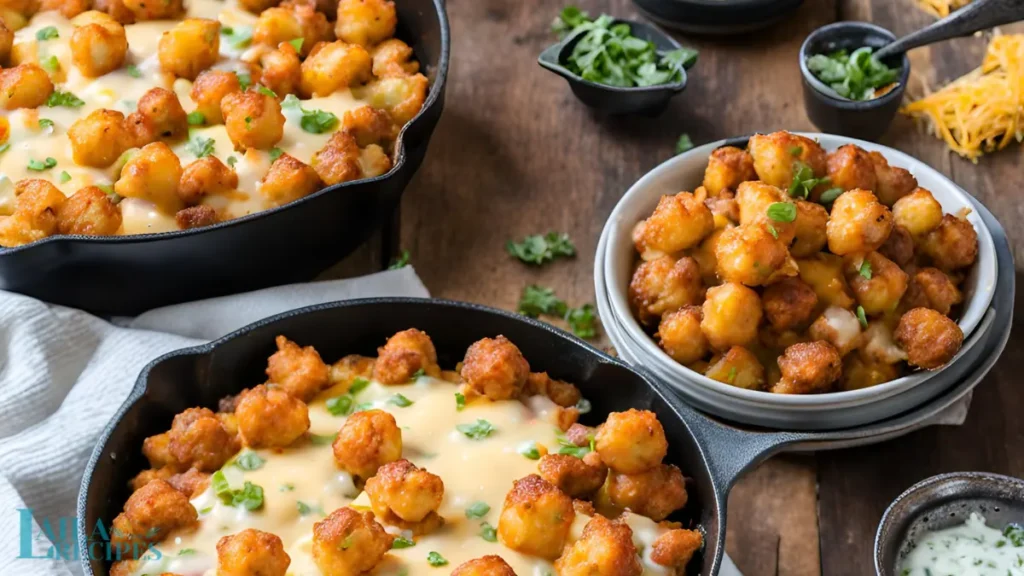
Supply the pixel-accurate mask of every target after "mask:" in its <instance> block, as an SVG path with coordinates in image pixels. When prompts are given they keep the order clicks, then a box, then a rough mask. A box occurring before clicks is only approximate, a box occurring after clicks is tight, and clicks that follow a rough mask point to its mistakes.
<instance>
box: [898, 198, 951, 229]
mask: <svg viewBox="0 0 1024 576" xmlns="http://www.w3.org/2000/svg"><path fill="white" fill-rule="evenodd" d="M892 219H893V222H895V223H896V224H898V225H900V226H902V227H904V228H906V229H907V232H910V235H911V236H923V235H925V234H927V233H929V232H931V231H932V230H934V229H936V228H938V226H939V223H940V222H942V205H941V204H939V202H938V200H936V199H935V197H934V196H932V193H931V192H929V191H928V190H925V189H924V188H918V189H917V190H914V191H913V192H911V193H910V194H907V195H906V196H904V197H902V198H900V199H899V200H897V201H896V203H895V204H893V205H892Z"/></svg>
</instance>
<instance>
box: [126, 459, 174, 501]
mask: <svg viewBox="0 0 1024 576" xmlns="http://www.w3.org/2000/svg"><path fill="white" fill-rule="evenodd" d="M173 475H174V468H171V467H169V466H165V467H163V468H158V469H153V468H150V469H147V470H143V471H142V472H139V473H138V474H136V475H135V477H134V478H132V479H131V487H132V492H134V491H136V490H138V489H139V488H142V487H143V486H145V485H146V484H149V483H150V482H152V481H154V480H164V481H166V480H169V479H170V477H171V476H173ZM175 490H178V489H177V488H175ZM179 492H181V491H180V490H179ZM186 496H187V494H186Z"/></svg>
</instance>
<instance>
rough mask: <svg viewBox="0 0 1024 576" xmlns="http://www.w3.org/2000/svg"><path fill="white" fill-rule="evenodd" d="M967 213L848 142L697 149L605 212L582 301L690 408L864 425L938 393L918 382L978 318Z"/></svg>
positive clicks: (782, 422) (952, 196) (929, 175)
mask: <svg viewBox="0 0 1024 576" xmlns="http://www.w3.org/2000/svg"><path fill="white" fill-rule="evenodd" d="M972 206H973V204H972V201H971V199H970V198H969V196H968V195H967V194H966V193H965V192H964V191H962V190H961V189H960V188H958V187H957V186H956V185H955V184H953V183H952V182H951V181H949V180H948V179H947V178H945V177H944V176H943V175H941V174H940V173H938V172H937V171H935V170H934V169H932V168H930V167H929V166H927V165H925V164H923V163H922V162H919V161H917V160H915V159H913V158H911V157H909V156H907V155H905V154H902V153H900V152H898V151H896V150H893V149H890V148H886V147H884V146H879V145H875V144H870V143H867V142H862V141H859V140H853V139H849V138H844V137H839V136H831V135H825V134H812V135H804V134H794V133H789V132H775V133H771V134H756V135H754V136H751V137H750V138H749V139H748V138H743V139H735V140H731V141H726V142H718V143H712V144H708V145H706V146H702V147H699V148H695V149H693V150H691V151H689V152H687V153H685V154H682V155H679V156H676V157H675V158H673V159H671V160H669V161H667V162H665V163H664V164H662V165H661V166H659V167H658V168H656V169H655V170H653V171H652V172H650V173H649V174H647V175H646V176H645V177H643V178H642V179H641V180H639V181H638V182H637V183H636V184H635V185H634V186H633V187H632V188H631V189H630V190H629V191H628V192H627V193H626V195H625V196H624V197H623V198H622V200H621V201H620V202H619V205H618V206H617V207H616V208H615V211H614V212H613V214H612V216H611V218H610V219H609V221H608V224H607V225H606V229H605V233H604V234H603V236H602V245H601V246H600V247H599V249H598V263H597V264H596V266H595V270H596V274H597V275H598V276H599V281H598V291H599V292H604V293H605V294H606V299H603V298H602V297H599V299H598V300H599V303H600V302H601V301H602V299H603V300H604V304H605V306H606V308H607V313H605V314H603V316H604V317H605V323H606V324H608V323H609V322H611V323H612V324H613V328H612V329H611V330H609V335H610V336H611V337H612V340H613V343H614V344H615V345H616V347H617V348H618V349H619V350H620V353H622V354H623V355H624V356H625V357H627V358H629V359H632V360H634V361H636V362H639V363H642V364H643V365H645V366H648V367H649V368H650V369H651V370H652V371H654V372H655V373H656V374H657V375H658V376H659V377H661V378H662V379H664V380H666V381H668V382H669V383H670V384H672V385H673V386H674V387H675V389H676V390H677V391H679V392H680V393H682V394H683V395H684V396H686V397H687V398H688V399H691V400H693V401H694V402H695V404H697V405H698V406H699V407H701V408H704V409H708V410H711V411H713V412H716V413H717V414H718V415H720V416H724V417H729V418H733V419H736V420H738V421H743V422H748V423H755V424H762V425H776V426H797V427H810V428H837V427H848V426H856V425H860V424H865V423H868V422H872V421H877V420H880V419H882V418H885V417H888V416H892V415H894V414H896V413H899V412H901V411H904V410H907V409H909V408H912V407H914V406H915V405H917V404H919V403H920V402H922V401H924V400H926V399H929V398H930V396H933V395H934V394H938V393H939V392H940V391H941V390H942V389H943V388H944V387H948V385H949V384H952V382H948V381H944V380H943V379H942V378H936V375H938V374H940V373H941V372H942V370H943V369H944V368H945V367H947V366H949V365H950V364H951V363H953V362H955V361H956V360H957V359H958V358H959V357H960V356H961V355H962V354H964V353H965V352H966V351H967V350H968V349H969V348H970V347H971V346H972V344H973V343H974V342H976V341H977V338H974V339H972V338H971V336H972V333H974V332H975V331H977V332H978V334H981V333H983V332H984V330H985V328H986V327H987V326H988V322H989V321H991V317H990V316H991V313H990V311H989V307H990V306H989V305H990V302H991V300H992V297H993V293H994V290H995V285H996V265H995V249H994V247H993V242H992V238H991V235H990V233H989V231H988V229H987V227H986V226H985V224H984V222H983V221H982V219H981V218H980V216H979V215H978V214H976V213H975V211H974V210H973V208H972ZM609 314H610V315H611V316H612V317H613V318H612V319H608V318H607V316H608V315H609ZM987 314H988V317H987V316H986V315H987ZM946 380H948V379H946Z"/></svg>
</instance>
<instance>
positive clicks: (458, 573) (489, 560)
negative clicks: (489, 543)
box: [452, 554, 516, 576]
mask: <svg viewBox="0 0 1024 576" xmlns="http://www.w3.org/2000/svg"><path fill="white" fill-rule="evenodd" d="M452 576H516V573H515V571H513V570H512V567H511V566H509V565H508V563H507V562H505V561H504V560H502V558H501V556H495V555H493V554H491V555H488V556H483V557H481V558H475V559H473V560H469V561H467V562H463V563H462V564H459V566H458V567H457V568H455V570H453V571H452Z"/></svg>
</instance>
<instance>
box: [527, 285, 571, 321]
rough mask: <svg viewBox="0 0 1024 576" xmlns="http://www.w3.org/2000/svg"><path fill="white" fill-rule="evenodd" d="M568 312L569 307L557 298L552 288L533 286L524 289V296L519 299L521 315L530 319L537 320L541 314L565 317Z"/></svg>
mask: <svg viewBox="0 0 1024 576" xmlns="http://www.w3.org/2000/svg"><path fill="white" fill-rule="evenodd" d="M567 311H568V306H566V304H565V302H563V301H562V300H560V299H559V298H558V297H557V296H555V291H554V290H552V289H551V288H544V287H542V286H537V285H536V284H531V285H529V286H527V287H526V288H524V289H523V294H522V296H520V298H519V313H520V314H523V315H525V316H529V317H530V318H536V317H538V316H540V315H541V314H547V315H549V316H564V315H565V313H566V312H567Z"/></svg>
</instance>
